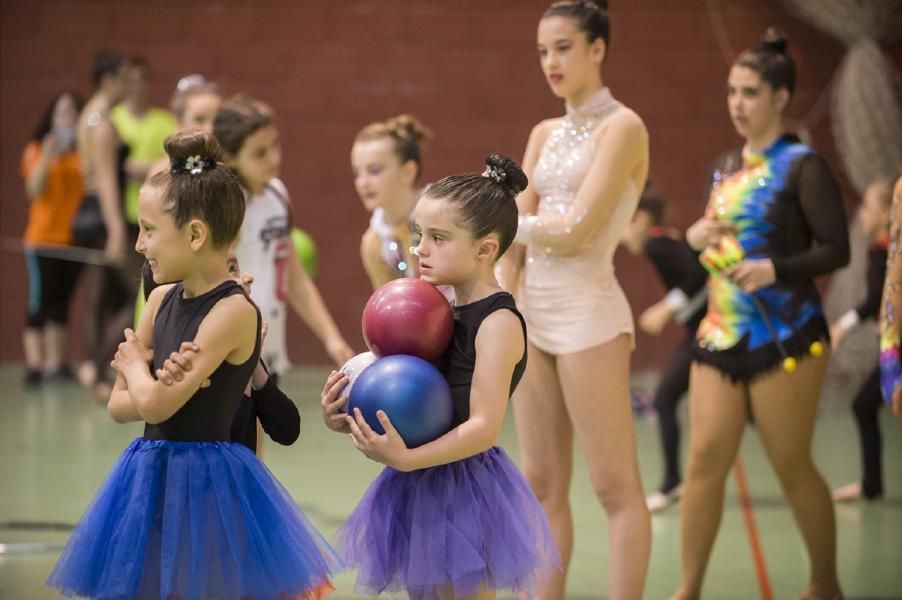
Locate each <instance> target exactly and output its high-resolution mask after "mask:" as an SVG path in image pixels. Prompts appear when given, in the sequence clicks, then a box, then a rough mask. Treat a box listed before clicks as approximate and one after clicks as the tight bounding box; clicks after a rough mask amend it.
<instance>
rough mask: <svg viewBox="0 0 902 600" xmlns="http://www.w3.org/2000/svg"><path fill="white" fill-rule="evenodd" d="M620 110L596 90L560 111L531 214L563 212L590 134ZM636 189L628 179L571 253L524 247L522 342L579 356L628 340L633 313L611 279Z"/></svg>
mask: <svg viewBox="0 0 902 600" xmlns="http://www.w3.org/2000/svg"><path fill="white" fill-rule="evenodd" d="M619 110H627V109H626V108H624V107H623V106H622V105H621V104H620V103H619V102H617V101H616V100H614V98H613V97H612V96H611V93H610V91H609V90H608V88H602V89H601V90H599V91H598V92H596V93H595V94H594V95H593V96H592V97H590V98H589V99H588V100H587V101H586V102H585V103H583V104H582V105H581V106H580V107H579V108H574V107H571V106H569V105H568V106H567V114H566V115H565V116H564V117H563V118H562V119H561V120H560V122H559V123H558V124H557V126H556V127H555V128H554V129H553V130H552V132H551V134H550V135H549V136H548V139H547V140H546V142H545V145H544V146H543V147H542V151H541V154H540V156H539V160H538V162H537V164H536V168H535V171H534V172H533V173H532V181H533V185H534V186H535V190H536V193H537V194H538V196H539V207H538V213H537V214H538V216H539V217H540V218H541V217H542V216H543V215H564V214H567V213H568V211H570V210H571V209H572V207H573V203H574V201H575V199H576V195H577V192H579V188H580V186H581V185H582V183H583V180H584V179H585V177H586V174H587V173H588V170H589V168H590V167H591V165H592V162H593V158H594V156H595V153H596V152H598V151H600V150H599V149H598V148H597V147H596V143H595V140H594V139H592V133H593V132H594V131H595V129H596V128H597V127H598V126H599V124H601V123H602V122H604V120H605V119H607V118H608V117H610V116H611V115H612V114H614V113H615V112H617V111H619ZM638 202H639V190H638V189H637V188H636V185H635V184H634V183H633V182H632V181H630V183H628V184H627V186H626V188H625V189H624V191H623V195H622V196H621V198H620V200H619V201H618V202H617V204H616V206H614V209H613V211H612V213H611V215H610V217H609V218H608V220H607V221H605V222H604V223H603V224H602V226H601V227H600V228H599V229H598V232H597V233H596V234H595V236H594V237H593V239H592V240H591V241H590V242H589V243H587V244H586V245H585V246H584V247H583V248H581V249H580V250H579V251H578V252H575V253H568V254H566V255H562V254H560V253H558V252H556V251H554V250H552V249H550V248H544V247H541V246H536V245H530V246H528V247H527V251H526V271H525V281H524V289H523V292H524V293H523V301H522V304H523V306H522V309H523V315H524V316H525V318H526V322H527V331H528V336H529V341H530V342H532V344H533V345H535V346H536V347H537V348H539V349H540V350H543V351H545V352H548V353H549V354H555V355H557V354H569V353H573V352H580V351H582V350H586V349H588V348H592V347H594V346H598V345H600V344H603V343H605V342H607V341H610V340H612V339H614V338H615V337H617V336H618V335H620V334H622V333H628V334H629V335H630V336H631V337H632V336H633V335H634V329H633V316H632V312H631V310H630V306H629V303H628V302H627V300H626V296H625V295H624V293H623V290H622V289H621V288H620V284H618V283H617V279H616V278H615V276H614V264H613V257H614V251H615V250H616V249H617V244H618V242H619V241H620V238H621V235H622V234H623V231H624V230H625V229H626V227H627V226H628V225H629V223H630V220H631V219H632V217H633V214H634V212H635V210H636V205H637V204H638Z"/></svg>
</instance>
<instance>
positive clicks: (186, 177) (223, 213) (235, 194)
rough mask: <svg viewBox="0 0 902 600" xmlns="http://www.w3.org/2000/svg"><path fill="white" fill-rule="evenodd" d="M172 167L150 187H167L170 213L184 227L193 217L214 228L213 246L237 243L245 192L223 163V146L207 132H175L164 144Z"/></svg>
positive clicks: (177, 225) (152, 180) (159, 174)
mask: <svg viewBox="0 0 902 600" xmlns="http://www.w3.org/2000/svg"><path fill="white" fill-rule="evenodd" d="M163 147H164V148H165V149H166V154H168V155H169V161H170V165H171V168H170V170H169V171H164V172H162V173H158V174H156V175H154V176H153V177H152V178H151V179H150V181H149V182H148V183H149V185H162V186H165V192H164V199H165V200H166V202H167V204H168V205H169V207H170V208H169V212H170V213H171V214H172V216H173V218H174V219H175V225H176V227H181V226H182V225H184V224H185V223H187V222H188V221H189V220H191V219H193V218H197V219H201V220H202V221H204V222H205V223H206V224H207V225H208V226H209V228H210V235H211V237H212V242H213V246H214V247H216V248H222V247H223V246H227V245H229V244H231V243H232V242H233V241H235V238H237V237H238V232H239V231H241V223H242V221H243V220H244V208H245V199H244V191H243V190H242V189H241V185H240V184H239V183H238V179H237V178H236V177H235V175H234V174H233V173H232V172H231V171H230V170H229V169H228V168H227V167H226V166H225V165H223V164H222V163H221V162H218V161H219V156H220V153H221V150H220V147H219V143H218V142H217V141H216V138H214V137H213V136H212V135H211V134H209V133H207V132H205V131H191V132H178V133H173V134H172V135H170V136H169V137H167V138H166V141H165V142H163Z"/></svg>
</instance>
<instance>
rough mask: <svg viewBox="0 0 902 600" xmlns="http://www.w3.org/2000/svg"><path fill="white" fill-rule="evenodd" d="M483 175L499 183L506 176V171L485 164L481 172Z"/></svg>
mask: <svg viewBox="0 0 902 600" xmlns="http://www.w3.org/2000/svg"><path fill="white" fill-rule="evenodd" d="M482 176H483V177H488V178H489V179H491V180H492V181H494V182H495V183H501V182H502V181H504V179H505V178H506V177H507V173H505V172H504V170H503V169H499V168H497V167H492V166H488V165H486V168H485V171H483V172H482Z"/></svg>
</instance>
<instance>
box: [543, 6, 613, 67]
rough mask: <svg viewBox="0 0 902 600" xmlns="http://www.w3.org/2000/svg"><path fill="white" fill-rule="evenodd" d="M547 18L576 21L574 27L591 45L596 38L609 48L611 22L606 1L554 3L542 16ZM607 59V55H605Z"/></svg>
mask: <svg viewBox="0 0 902 600" xmlns="http://www.w3.org/2000/svg"><path fill="white" fill-rule="evenodd" d="M548 17H567V18H568V19H573V20H574V21H576V26H577V27H578V28H579V30H580V31H582V32H584V33H585V34H586V38H587V39H588V41H589V43H590V44H591V43H592V42H594V41H595V40H597V39H598V38H601V39H602V40H604V45H605V46H606V47H608V48H610V46H611V20H610V19H609V18H608V2H607V0H562V1H561V2H555V3H554V4H552V5H551V6H549V7H548V8H547V9H545V13H544V14H543V15H542V18H543V19H547V18H548ZM605 58H607V53H605Z"/></svg>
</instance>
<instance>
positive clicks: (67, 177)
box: [20, 141, 84, 244]
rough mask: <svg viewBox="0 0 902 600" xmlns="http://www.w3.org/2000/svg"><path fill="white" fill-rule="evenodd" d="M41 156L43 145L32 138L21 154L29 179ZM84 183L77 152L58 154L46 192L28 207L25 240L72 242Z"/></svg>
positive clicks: (26, 241) (52, 165)
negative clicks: (74, 219)
mask: <svg viewBox="0 0 902 600" xmlns="http://www.w3.org/2000/svg"><path fill="white" fill-rule="evenodd" d="M40 158H41V145H40V144H39V143H38V142H34V141H33V142H30V143H29V144H28V146H26V147H25V152H24V153H23V154H22V164H21V167H20V170H21V173H22V177H23V178H25V179H28V177H29V176H31V174H32V173H33V172H34V170H35V168H36V167H37V165H38V161H39V160H40ZM83 195H84V183H83V182H82V178H81V161H79V159H78V154H76V153H75V152H69V153H67V154H64V155H62V156H59V157H57V158H55V159H53V161H52V162H51V163H50V166H49V167H48V169H47V184H46V185H45V186H44V193H43V194H41V195H40V196H38V197H37V198H34V199H33V200H32V202H31V208H30V210H29V211H28V225H27V226H26V228H25V243H26V244H40V243H41V242H44V243H50V244H69V243H71V242H72V219H73V217H74V216H75V213H76V211H77V210H78V207H79V206H80V205H81V201H82V196H83Z"/></svg>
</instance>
